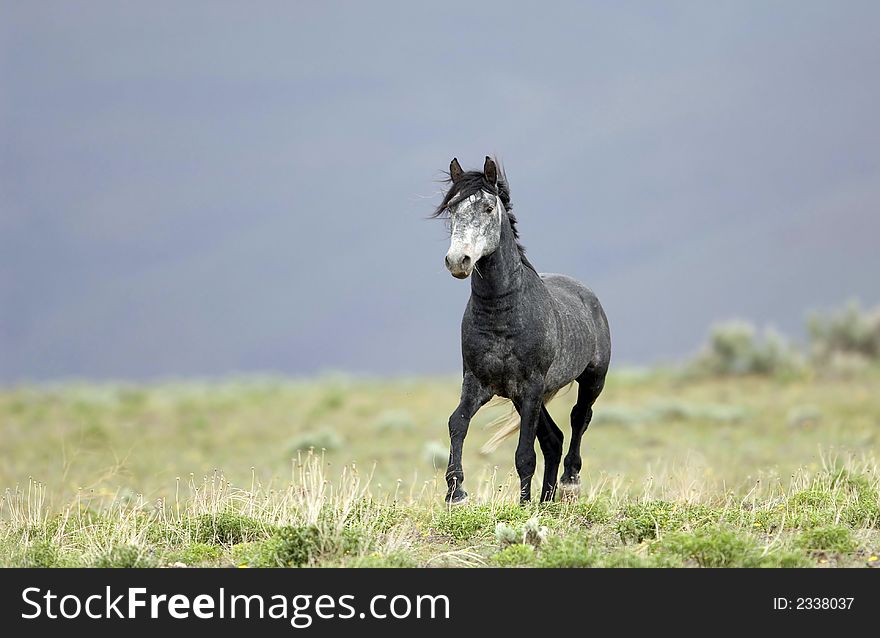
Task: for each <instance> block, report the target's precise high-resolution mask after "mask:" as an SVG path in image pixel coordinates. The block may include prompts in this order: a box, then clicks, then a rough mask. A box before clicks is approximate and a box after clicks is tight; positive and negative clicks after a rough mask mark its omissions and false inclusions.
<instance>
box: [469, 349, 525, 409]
mask: <svg viewBox="0 0 880 638" xmlns="http://www.w3.org/2000/svg"><path fill="white" fill-rule="evenodd" d="M465 352H467V353H468V354H467V355H466V357H465V359H466V363H467V364H468V368H469V369H470V370H471V372H473V373H474V375H476V377H477V378H478V379H479V380H480V381H481V382H482V383H483V384H484V385H486V386H487V387H488V388H490V389H491V390H492V392H493V393H494V394H497V395H499V396H503V397H508V398H510V397H512V396H515V395H516V394H517V389H518V387H519V385H520V383H521V382H522V381H523V380H524V379H525V378H526V376H527V365H526V361H525V359H526V358H527V357H525V356H524V354H523V353H522V352H520V351H519V349H518V348H517V346H516V344H515V343H514V342H513V341H511V340H508V339H483V340H481V341H479V342H478V343H475V344H472V347H470V348H467V347H466V348H465Z"/></svg>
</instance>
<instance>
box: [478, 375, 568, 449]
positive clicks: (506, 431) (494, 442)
mask: <svg viewBox="0 0 880 638" xmlns="http://www.w3.org/2000/svg"><path fill="white" fill-rule="evenodd" d="M572 385H573V382H572V383H569V384H568V385H567V386H564V387H562V388H560V389H559V390H556V391H555V392H551V393H550V394H547V395H545V396H544V405H546V404H548V403H550V402H551V401H552V400H553V399H555V398H556V397H557V396H558V395H559V393H560V392H561V393H562V394H565V393H566V392H568V391H569V390H570V389H571V386H572ZM504 404H509V405H510V411H509V412H508V413H507V414H502V415H501V416H499V417H498V418H497V419H495V420H494V421H492V422H491V423H489V425H487V426H486V427H487V428H489V429H492V430H495V433H494V434H493V435H492V437H491V438H490V439H489V440H488V441H486V443H485V444H484V445H483V447H481V448H480V453H481V454H489V453H491V452H494V451H495V450H496V449H497V448H498V446H499V445H501V442H502V441H503V440H504V439H506V438H508V437H510V436H513V434H514V433H515V432H517V431H518V430H519V414H518V413H517V411H516V408H514V407H513V403H512V402H511V400H510V399H504V398H502V397H496V398H494V399H492V401H490V402H489V406H490V407H491V406H495V405H504Z"/></svg>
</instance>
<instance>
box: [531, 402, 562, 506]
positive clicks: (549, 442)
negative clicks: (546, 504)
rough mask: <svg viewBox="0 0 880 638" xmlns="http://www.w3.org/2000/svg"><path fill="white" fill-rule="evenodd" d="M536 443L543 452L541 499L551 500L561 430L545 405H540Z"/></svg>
mask: <svg viewBox="0 0 880 638" xmlns="http://www.w3.org/2000/svg"><path fill="white" fill-rule="evenodd" d="M537 434H538V443H539V444H540V445H541V452H542V453H543V454H544V484H543V486H542V487H541V501H552V500H553V494H554V493H555V492H556V478H557V476H558V475H559V462H560V461H561V460H562V438H563V435H562V430H560V429H559V427H557V425H556V424H555V423H554V422H553V418H552V417H551V416H550V413H549V412H547V406H545V405H542V406H541V422H540V423H539V424H538V433H537Z"/></svg>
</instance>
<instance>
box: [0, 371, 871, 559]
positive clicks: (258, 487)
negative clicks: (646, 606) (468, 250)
mask: <svg viewBox="0 0 880 638" xmlns="http://www.w3.org/2000/svg"><path fill="white" fill-rule="evenodd" d="M457 393H458V387H457V382H456V380H455V379H415V380H385V381H378V380H369V379H360V380H359V379H353V378H348V377H344V376H339V375H336V376H329V377H325V378H321V379H316V380H313V381H293V380H282V379H252V380H244V381H237V382H216V383H175V384H171V383H169V384H158V385H144V386H131V385H73V384H67V385H59V386H50V387H21V388H13V389H6V390H0V432H2V436H3V441H2V452H0V489H5V492H4V494H3V496H2V500H0V565H6V566H12V565H17V566H40V567H65V566H78V565H82V566H94V567H152V566H211V567H214V566H240V567H305V566H357V567H424V566H470V567H480V566H494V567H648V566H667V567H795V566H819V567H825V566H874V565H877V564H880V561H878V560H877V555H878V553H880V477H878V474H877V472H878V467H877V464H876V462H875V459H876V458H877V450H878V443H880V377H878V376H877V375H876V374H875V373H863V374H862V375H861V376H858V377H856V378H849V379H846V380H843V379H839V380H835V379H819V378H812V377H810V376H808V375H806V374H805V375H801V376H797V377H793V378H780V379H767V378H755V377H737V378H731V379H724V380H713V379H700V378H694V377H687V376H682V375H678V374H675V373H672V372H664V371H653V372H639V373H634V372H631V371H630V372H626V371H624V372H620V373H618V374H615V375H612V377H611V378H610V379H609V382H608V385H607V389H606V391H605V393H604V394H603V396H602V397H601V398H600V400H599V402H598V403H597V405H596V407H595V414H596V417H595V420H594V424H593V425H592V426H591V428H590V430H589V432H588V434H587V436H586V437H585V443H584V458H585V466H584V471H583V473H582V491H581V492H582V493H581V496H580V500H578V501H576V502H565V503H562V502H556V503H550V504H532V505H529V506H527V507H520V506H519V505H518V504H517V503H516V491H517V490H516V485H517V481H516V478H515V475H514V474H513V444H512V443H508V444H505V445H502V446H501V448H500V449H499V450H498V451H496V452H493V453H492V454H490V455H488V456H482V455H480V453H479V449H480V447H481V445H482V443H484V442H485V441H486V440H487V439H488V437H489V436H490V432H488V431H487V430H486V429H485V428H484V427H483V426H485V425H486V424H487V423H489V422H490V421H491V420H492V419H493V418H494V417H495V416H497V415H499V414H501V413H502V412H503V411H504V410H505V408H503V407H495V408H486V409H484V410H483V411H481V412H480V413H479V414H478V415H477V417H476V418H475V419H474V423H473V424H472V426H471V432H470V434H469V436H468V439H467V442H466V447H465V457H464V466H465V471H466V474H467V479H466V487H467V489H468V491H469V492H470V494H471V499H470V502H469V504H468V505H465V506H461V507H455V508H452V509H449V508H447V507H446V506H445V505H444V504H443V500H442V497H443V492H444V488H445V485H444V482H443V465H444V464H445V440H446V418H447V417H448V413H449V412H450V410H452V409H453V408H454V407H455V405H456V403H457ZM575 394H576V393H569V394H567V395H565V396H563V397H561V398H560V399H558V400H557V402H554V403H553V404H551V413H552V414H553V416H554V418H555V419H556V420H557V423H559V425H560V427H561V428H562V429H563V431H565V432H567V431H568V425H567V422H566V420H567V414H568V411H569V410H570V408H571V402H572V401H573V400H574V398H575ZM539 457H540V455H539ZM438 459H439V461H438ZM542 471H543V470H542V468H541V467H540V463H539V467H538V471H537V473H536V477H540V475H541V473H542ZM538 489H539V485H538V480H537V478H536V479H535V481H534V484H533V490H534V492H535V493H537V491H538Z"/></svg>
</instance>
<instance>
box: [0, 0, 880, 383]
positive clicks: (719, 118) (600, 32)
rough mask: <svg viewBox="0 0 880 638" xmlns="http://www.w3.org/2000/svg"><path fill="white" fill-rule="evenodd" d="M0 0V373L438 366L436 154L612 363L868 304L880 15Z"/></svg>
mask: <svg viewBox="0 0 880 638" xmlns="http://www.w3.org/2000/svg"><path fill="white" fill-rule="evenodd" d="M0 7H2V8H0V382H4V383H10V382H16V381H20V380H27V379H35V380H42V379H55V378H62V377H71V376H73V377H87V378H98V379H103V378H150V377H163V376H189V375H222V374H228V373H237V372H251V371H253V372H283V373H292V374H310V373H314V372H316V371H321V370H327V369H335V370H350V371H353V372H367V373H383V374H398V373H410V372H418V373H430V372H452V371H456V370H458V369H459V366H460V363H459V362H460V350H459V338H458V330H459V321H460V317H461V313H462V310H463V308H464V305H465V303H466V300H467V296H468V294H469V290H470V287H469V284H468V283H464V282H460V281H457V280H454V279H453V278H452V277H451V276H450V275H449V274H448V273H447V272H446V271H445V269H444V267H443V256H444V254H445V252H446V248H447V243H448V240H447V237H446V234H445V230H444V227H443V224H442V223H440V222H436V221H428V220H426V219H425V218H426V217H427V215H428V214H429V213H430V212H431V210H432V208H433V206H434V205H435V204H436V203H437V201H438V192H439V188H440V185H439V184H438V183H437V181H436V180H437V179H438V178H439V177H440V176H441V174H440V171H441V170H442V169H445V168H446V167H447V166H448V164H449V161H450V159H451V158H452V157H453V156H458V157H459V159H460V160H461V162H462V164H463V165H464V166H465V168H473V167H478V166H481V165H482V159H483V156H484V155H486V154H497V155H498V156H499V158H500V159H501V160H502V161H503V163H504V165H505V167H506V169H507V173H508V177H509V180H510V184H511V190H512V196H513V202H514V208H515V210H516V212H517V213H518V216H519V219H520V229H521V232H522V238H523V241H524V243H525V244H526V246H527V247H528V251H529V255H530V258H531V260H532V262H533V263H534V264H535V265H536V267H537V268H538V270H541V271H549V272H563V273H567V274H571V275H573V276H575V277H577V278H579V279H581V280H583V281H585V282H586V283H587V284H588V285H590V286H591V287H592V288H593V289H594V290H595V291H596V292H597V294H598V295H599V297H600V299H601V300H602V302H603V304H604V305H605V309H606V311H607V314H608V316H609V319H610V322H611V328H612V338H613V342H614V359H615V362H616V363H618V364H620V363H627V362H628V363H649V362H653V361H657V360H662V359H672V358H677V357H683V356H686V355H688V354H689V353H691V352H693V351H695V350H696V349H697V348H698V347H699V345H700V344H701V343H702V341H703V339H704V336H705V334H706V330H707V327H708V326H709V325H710V324H711V323H713V322H715V321H719V320H723V319H726V318H731V317H746V318H750V319H752V320H754V321H755V322H757V323H758V324H761V325H763V324H773V325H775V326H776V327H778V328H780V329H782V330H784V331H787V332H790V333H792V334H797V331H799V330H800V329H801V326H802V324H803V318H804V315H805V313H806V312H807V311H808V310H810V309H813V308H824V307H829V306H835V305H838V304H842V303H844V302H845V301H846V300H847V299H850V298H852V297H859V298H861V299H862V300H863V301H864V302H865V303H866V304H874V303H877V302H878V301H880V278H878V276H877V275H878V272H880V250H878V249H877V243H878V237H880V207H878V203H880V126H878V113H880V82H878V79H877V78H878V68H880V36H878V25H880V3H877V2H804V1H796V2H763V1H762V2H755V3H750V2H742V1H737V2H729V3H725V2H682V3H678V2H667V3H660V2H614V3H608V2H603V3H587V2H576V3H575V2H573V3H570V4H568V3H543V4H540V5H539V4H536V3H511V2H498V3H496V2H488V1H482V2H468V3H456V2H450V1H444V2H436V3H433V4H432V6H431V7H430V8H428V7H426V6H425V3H413V2H400V3H376V2H370V3H366V2H350V3H333V2H322V3H318V2H308V3H307V2H299V3H293V2H280V3H267V2H238V3H232V2H206V3H198V2H186V3H179V2H149V3H122V2H106V3H105V2H94V1H90V2H57V3H51V2H5V1H2V2H0Z"/></svg>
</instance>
